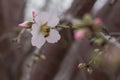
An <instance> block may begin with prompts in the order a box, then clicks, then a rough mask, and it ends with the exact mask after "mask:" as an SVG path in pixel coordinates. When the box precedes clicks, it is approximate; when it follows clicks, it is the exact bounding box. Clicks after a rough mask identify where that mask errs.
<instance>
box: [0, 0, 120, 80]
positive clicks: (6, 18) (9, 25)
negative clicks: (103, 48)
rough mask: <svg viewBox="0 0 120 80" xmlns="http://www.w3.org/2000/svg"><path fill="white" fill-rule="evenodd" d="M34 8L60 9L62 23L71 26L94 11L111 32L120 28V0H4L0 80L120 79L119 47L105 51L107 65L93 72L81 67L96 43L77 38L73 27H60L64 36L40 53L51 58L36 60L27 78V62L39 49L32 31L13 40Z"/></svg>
mask: <svg viewBox="0 0 120 80" xmlns="http://www.w3.org/2000/svg"><path fill="white" fill-rule="evenodd" d="M32 11H50V12H54V13H57V14H58V15H59V16H60V19H61V22H60V23H61V24H66V25H70V26H71V25H72V22H73V21H74V19H79V18H81V17H82V16H83V15H84V14H86V13H90V14H91V15H92V16H93V17H100V18H102V20H103V22H104V24H105V26H106V29H107V30H108V32H110V33H112V32H120V18H119V17H120V0H0V80H120V73H119V72H120V65H119V62H120V57H117V56H119V54H116V53H119V50H118V49H116V48H115V49H114V48H112V49H111V48H110V49H111V50H112V51H111V52H107V53H106V54H105V55H103V56H104V60H105V62H106V63H105V64H106V65H103V66H102V67H100V68H98V69H95V70H94V71H93V73H92V74H91V75H89V74H88V73H87V72H85V71H81V70H79V69H78V68H77V66H78V64H79V63H81V62H85V63H87V62H88V61H89V57H90V56H91V55H92V50H93V49H94V47H93V46H91V45H90V44H89V41H88V40H85V41H82V42H77V41H75V40H74V39H73V31H72V30H70V29H62V30H61V31H60V34H61V36H62V38H61V40H60V41H59V42H58V43H56V44H49V43H46V44H45V45H44V46H43V47H42V49H41V50H40V51H39V52H38V53H40V54H44V55H45V56H46V58H47V59H46V60H41V59H40V60H39V61H38V62H37V63H35V64H34V66H33V67H32V72H31V75H30V79H27V78H26V75H25V74H26V73H25V71H26V70H24V65H25V62H26V60H27V59H28V58H29V57H30V56H31V54H33V53H34V52H35V47H33V46H31V42H30V40H31V34H29V33H28V32H25V33H24V35H22V38H21V43H20V44H17V43H15V42H13V41H12V40H13V39H14V38H15V37H16V36H17V35H18V34H19V30H18V24H19V23H21V22H23V21H24V20H31V18H32V15H31V14H32ZM114 50H116V51H114ZM108 51H109V50H108ZM108 53H111V54H108ZM113 60H116V61H117V64H116V63H114V61H113ZM112 65H115V66H112ZM116 66H117V67H116Z"/></svg>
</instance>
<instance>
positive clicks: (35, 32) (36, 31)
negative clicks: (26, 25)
mask: <svg viewBox="0 0 120 80" xmlns="http://www.w3.org/2000/svg"><path fill="white" fill-rule="evenodd" d="M39 30H40V27H39V26H38V25H37V24H33V26H32V30H31V34H32V36H37V35H38V34H39Z"/></svg>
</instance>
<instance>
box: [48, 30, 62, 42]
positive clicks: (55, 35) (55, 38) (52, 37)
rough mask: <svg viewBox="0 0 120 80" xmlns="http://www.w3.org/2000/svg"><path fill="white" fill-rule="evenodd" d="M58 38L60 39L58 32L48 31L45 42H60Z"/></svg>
mask: <svg viewBox="0 0 120 80" xmlns="http://www.w3.org/2000/svg"><path fill="white" fill-rule="evenodd" d="M60 38H61V36H60V34H59V32H58V31H56V30H53V29H52V30H51V31H50V35H49V36H48V37H46V40H47V41H48V42H49V43H56V42H57V41H58V40H60Z"/></svg>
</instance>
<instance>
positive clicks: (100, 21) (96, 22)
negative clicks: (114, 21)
mask: <svg viewBox="0 0 120 80" xmlns="http://www.w3.org/2000/svg"><path fill="white" fill-rule="evenodd" d="M94 23H95V24H96V25H101V24H102V19H101V18H96V19H95V22H94Z"/></svg>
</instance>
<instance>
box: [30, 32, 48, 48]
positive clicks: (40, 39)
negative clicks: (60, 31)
mask: <svg viewBox="0 0 120 80" xmlns="http://www.w3.org/2000/svg"><path fill="white" fill-rule="evenodd" d="M45 41H46V40H45V38H44V36H43V35H42V34H38V35H37V36H34V35H33V37H32V41H31V42H32V45H33V46H36V47H37V48H41V47H42V46H43V45H44V44H45Z"/></svg>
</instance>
